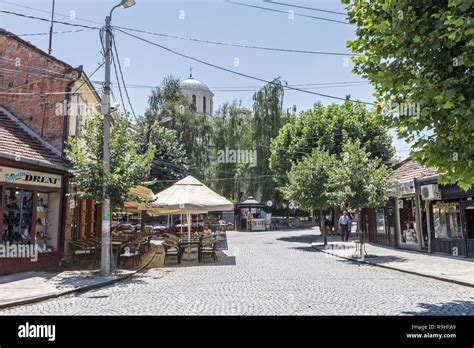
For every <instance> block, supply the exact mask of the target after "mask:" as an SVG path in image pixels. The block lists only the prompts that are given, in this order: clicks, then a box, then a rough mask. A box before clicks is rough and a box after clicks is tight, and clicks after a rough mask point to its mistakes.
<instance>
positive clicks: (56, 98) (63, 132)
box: [0, 29, 100, 273]
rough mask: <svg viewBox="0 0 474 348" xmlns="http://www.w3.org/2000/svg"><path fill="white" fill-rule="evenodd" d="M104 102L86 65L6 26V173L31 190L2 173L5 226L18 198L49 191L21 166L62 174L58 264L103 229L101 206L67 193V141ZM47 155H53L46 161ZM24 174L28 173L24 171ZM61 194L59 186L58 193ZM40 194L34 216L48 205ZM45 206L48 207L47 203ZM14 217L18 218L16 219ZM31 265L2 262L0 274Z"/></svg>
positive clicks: (2, 42) (0, 102)
mask: <svg viewBox="0 0 474 348" xmlns="http://www.w3.org/2000/svg"><path fill="white" fill-rule="evenodd" d="M98 103H100V97H99V95H98V94H97V92H96V90H95V89H94V87H93V85H92V84H91V82H90V81H89V79H88V77H87V76H86V74H85V73H84V72H83V71H82V66H79V67H78V68H74V67H72V66H71V65H69V64H67V63H65V62H63V61H61V60H59V59H57V58H55V57H53V56H50V55H48V54H47V53H46V52H44V51H42V50H41V49H39V48H38V47H36V46H34V45H32V44H31V43H29V42H27V41H25V40H23V39H21V38H20V37H18V36H16V35H14V34H13V33H10V32H8V31H6V30H3V29H0V107H1V109H0V111H1V117H0V132H3V133H2V134H4V135H5V137H4V139H3V142H2V144H1V145H2V146H1V147H0V169H1V168H8V169H4V170H3V172H4V173H5V172H6V173H7V174H8V175H10V176H8V177H9V178H14V177H18V178H19V180H20V182H21V185H20V186H18V187H19V188H21V189H22V190H23V191H27V193H26V196H25V194H23V191H22V192H20V191H18V192H20V196H19V197H16V198H15V194H16V192H17V191H14V192H15V193H11V192H13V191H11V190H13V187H12V186H11V185H10V184H6V182H5V181H4V182H3V185H2V182H1V180H2V176H0V189H1V188H2V187H3V190H1V191H2V193H1V195H0V196H1V199H2V203H1V204H0V208H1V212H2V214H0V227H2V228H5V226H6V224H5V221H4V220H5V216H7V215H8V214H7V205H8V207H13V206H14V204H13V200H18V199H25V197H27V196H29V195H31V193H35V195H36V197H40V196H41V195H42V194H43V193H42V192H40V191H41V190H39V189H38V188H35V186H34V185H32V183H31V182H26V181H25V177H21V176H20V175H19V174H20V173H16V174H17V175H16V176H15V170H20V169H22V170H26V169H28V170H32V171H34V172H35V173H36V172H41V173H43V172H46V170H49V172H50V173H51V174H55V175H59V176H60V177H61V180H58V182H60V187H55V189H58V190H59V191H60V194H59V195H60V197H59V198H57V202H58V203H57V204H59V206H58V208H57V209H58V212H64V216H63V217H58V218H57V222H58V228H59V230H58V232H57V237H58V241H57V247H56V248H54V249H55V250H54V253H55V254H57V255H56V256H57V258H56V260H55V262H50V263H53V264H56V265H57V263H58V261H60V260H62V259H64V258H65V257H66V256H67V252H68V250H67V246H68V241H69V240H71V239H80V238H81V236H83V235H85V234H97V231H98V226H97V225H98V223H99V221H100V216H98V214H99V212H100V209H97V207H96V206H95V205H94V204H92V203H91V202H80V201H77V200H76V199H75V198H71V196H70V195H67V193H70V192H72V185H71V180H70V177H69V175H67V166H68V164H67V162H66V161H65V159H64V149H65V141H66V140H67V138H68V137H72V138H73V139H74V138H76V139H77V137H78V135H79V132H80V125H81V123H82V122H83V120H84V119H85V118H86V117H88V116H89V115H91V114H92V113H94V112H96V111H95V105H97V104H98ZM12 125H16V126H15V127H13V126H12ZM19 134H22V135H21V136H20V135H19ZM25 134H26V135H25ZM6 135H8V138H7V137H6ZM7 139H10V140H11V141H12V144H17V146H8V143H5V142H6V141H7V142H8V140H7ZM21 142H22V143H23V144H24V145H26V146H27V148H28V151H29V154H28V152H26V153H25V152H24V151H23V149H22V146H20V143H21ZM45 151H46V152H47V153H48V156H50V155H51V156H53V157H52V158H54V160H53V159H52V158H49V157H48V156H46V155H45V153H46V152H45ZM42 156H43V157H44V156H46V157H47V158H49V160H47V161H46V162H45V161H44V158H43V157H42ZM48 161H49V162H48ZM59 164H60V165H59ZM22 174H24V175H28V173H26V174H25V173H24V172H22ZM30 177H31V176H28V178H30ZM33 177H34V176H33ZM45 178H46V177H45ZM3 179H5V175H4V176H3ZM58 179H59V177H58ZM38 180H39V179H38ZM44 180H52V179H44ZM6 187H9V189H10V191H9V192H8V193H9V194H11V195H12V196H11V198H8V197H7V196H6ZM43 191H44V190H43ZM53 191H54V190H53ZM59 191H58V192H59ZM56 193H57V192H56V191H54V194H56ZM38 194H39V196H38ZM36 197H33V202H31V203H32V204H33V205H35V206H36V205H37V204H40V206H39V207H37V210H38V211H35V209H33V211H32V215H36V214H37V213H38V214H40V210H41V209H42V208H41V203H38V202H37V199H36ZM9 199H10V200H11V202H9ZM26 199H30V198H26ZM45 199H46V197H43V202H45ZM55 199H56V198H55ZM10 203H11V204H10ZM55 204H56V203H55ZM43 205H45V206H46V204H44V203H43ZM20 208H22V207H20ZM48 211H50V209H48ZM9 222H10V223H13V222H12V219H10V221H9ZM35 222H38V220H37V219H36V221H32V222H30V224H31V231H30V234H31V235H32V236H31V237H32V240H34V238H35V237H37V236H36V235H35V230H36V226H35ZM13 225H14V223H13ZM19 225H21V223H19ZM15 228H16V226H15ZM20 230H21V227H20V226H18V231H19V232H21V231H20ZM25 230H26V229H25ZM2 232H3V229H0V233H2ZM2 238H3V235H0V241H2V240H3V239H2ZM49 238H51V236H49ZM4 242H5V241H4ZM25 267H26V266H24V265H23V266H19V267H17V268H15V267H14V266H13V264H12V263H10V264H9V269H8V270H5V269H3V270H2V269H1V268H2V266H1V263H0V273H2V272H3V273H5V272H8V273H11V272H15V271H23V270H25Z"/></svg>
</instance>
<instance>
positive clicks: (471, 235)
mask: <svg viewBox="0 0 474 348" xmlns="http://www.w3.org/2000/svg"><path fill="white" fill-rule="evenodd" d="M463 215H464V219H463V220H464V228H465V231H466V235H465V236H466V243H467V256H468V257H474V202H469V203H465V204H464V209H463Z"/></svg>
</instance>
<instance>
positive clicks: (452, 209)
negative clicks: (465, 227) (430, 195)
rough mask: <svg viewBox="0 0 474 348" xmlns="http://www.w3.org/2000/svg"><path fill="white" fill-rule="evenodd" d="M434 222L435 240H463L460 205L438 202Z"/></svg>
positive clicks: (435, 207)
mask: <svg viewBox="0 0 474 348" xmlns="http://www.w3.org/2000/svg"><path fill="white" fill-rule="evenodd" d="M433 220H434V231H435V238H462V231H461V218H460V210H459V203H455V202H453V203H447V202H437V203H436V204H435V205H434V206H433Z"/></svg>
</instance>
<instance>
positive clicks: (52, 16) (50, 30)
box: [48, 0, 55, 55]
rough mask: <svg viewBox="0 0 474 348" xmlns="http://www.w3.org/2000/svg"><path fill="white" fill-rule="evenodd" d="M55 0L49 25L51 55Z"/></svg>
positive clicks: (49, 52) (49, 51)
mask: <svg viewBox="0 0 474 348" xmlns="http://www.w3.org/2000/svg"><path fill="white" fill-rule="evenodd" d="M54 2H55V0H53V10H52V11H51V26H50V27H49V48H48V54H49V55H51V51H52V46H53V24H54Z"/></svg>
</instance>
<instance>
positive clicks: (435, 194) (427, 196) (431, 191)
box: [421, 184, 441, 201]
mask: <svg viewBox="0 0 474 348" xmlns="http://www.w3.org/2000/svg"><path fill="white" fill-rule="evenodd" d="M421 198H422V199H424V200H425V201H426V200H431V199H441V193H440V192H439V189H438V185H436V184H432V185H424V186H421Z"/></svg>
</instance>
